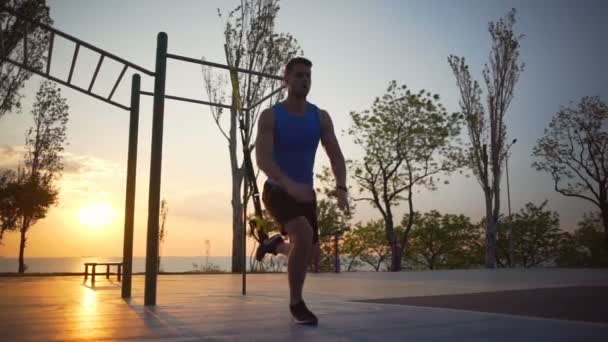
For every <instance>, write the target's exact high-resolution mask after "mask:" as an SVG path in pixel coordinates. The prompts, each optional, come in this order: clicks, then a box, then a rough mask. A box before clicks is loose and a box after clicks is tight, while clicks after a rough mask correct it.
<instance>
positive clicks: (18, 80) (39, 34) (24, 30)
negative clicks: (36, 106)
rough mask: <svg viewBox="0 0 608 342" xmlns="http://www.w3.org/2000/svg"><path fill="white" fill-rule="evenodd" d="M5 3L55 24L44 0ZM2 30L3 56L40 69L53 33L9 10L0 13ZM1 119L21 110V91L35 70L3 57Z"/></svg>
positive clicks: (1, 61)
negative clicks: (25, 57) (25, 38)
mask: <svg viewBox="0 0 608 342" xmlns="http://www.w3.org/2000/svg"><path fill="white" fill-rule="evenodd" d="M2 6H6V7H7V8H9V9H12V10H13V11H16V12H18V13H20V14H22V15H24V16H26V17H27V18H30V19H32V20H34V21H37V22H41V23H43V24H46V25H52V24H53V21H52V20H51V17H50V15H49V7H48V6H47V4H46V1H45V0H8V1H2ZM0 29H1V30H2V36H3V42H2V43H3V44H2V46H3V47H4V50H3V51H0V53H2V56H1V57H7V58H9V59H11V60H13V61H16V62H19V63H23V64H26V65H27V66H28V67H30V68H32V69H34V70H41V69H42V67H43V66H44V62H45V60H46V55H45V52H46V51H47V50H48V45H49V41H50V33H49V32H48V31H45V30H43V29H41V28H39V27H33V26H32V25H30V24H27V22H26V21H24V20H21V19H17V18H16V17H15V16H13V15H9V14H8V13H7V12H1V13H0ZM26 34H27V60H25V61H24V60H23V55H24V53H23V52H24V45H23V41H24V39H23V38H24V35H26ZM0 75H2V77H0V118H2V117H3V116H4V115H5V114H6V113H8V112H11V111H13V110H16V111H20V110H21V99H22V98H23V95H21V94H20V93H19V92H20V91H21V89H22V88H23V86H24V85H25V82H27V80H29V79H30V77H31V76H32V72H30V71H27V70H26V69H24V68H21V67H19V66H16V65H14V64H12V63H10V62H8V61H5V60H4V59H3V58H0Z"/></svg>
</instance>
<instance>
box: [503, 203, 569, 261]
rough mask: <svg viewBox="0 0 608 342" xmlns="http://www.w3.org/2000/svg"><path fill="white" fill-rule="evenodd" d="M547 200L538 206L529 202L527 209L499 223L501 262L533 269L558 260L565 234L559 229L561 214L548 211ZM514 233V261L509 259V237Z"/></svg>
mask: <svg viewBox="0 0 608 342" xmlns="http://www.w3.org/2000/svg"><path fill="white" fill-rule="evenodd" d="M546 206H547V201H546V200H545V201H544V202H543V203H541V204H540V205H539V206H536V205H534V204H533V203H527V204H526V207H525V208H523V209H521V211H520V212H519V213H517V214H515V215H513V216H512V217H510V218H506V219H505V220H503V221H502V222H501V223H500V224H499V226H498V227H499V235H498V236H499V238H498V253H497V258H498V263H499V265H500V266H503V265H512V266H521V267H534V266H538V265H541V264H543V263H550V262H553V261H554V260H555V258H556V257H557V254H558V250H559V246H560V243H561V241H562V239H563V232H562V231H561V230H560V228H559V215H558V214H557V213H556V212H552V211H549V210H547V209H546ZM507 232H511V233H512V234H513V240H514V246H515V248H514V251H513V256H514V259H515V260H510V259H509V258H510V257H509V236H508V233H507Z"/></svg>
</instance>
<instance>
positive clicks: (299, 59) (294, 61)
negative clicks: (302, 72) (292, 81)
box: [285, 57, 312, 74]
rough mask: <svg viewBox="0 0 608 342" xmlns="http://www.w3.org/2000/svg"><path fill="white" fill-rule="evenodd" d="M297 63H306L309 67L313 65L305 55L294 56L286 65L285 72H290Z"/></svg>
mask: <svg viewBox="0 0 608 342" xmlns="http://www.w3.org/2000/svg"><path fill="white" fill-rule="evenodd" d="M296 64H304V65H306V66H307V67H309V68H310V67H312V62H311V61H310V60H308V59H306V58H304V57H295V58H292V59H291V60H290V61H289V62H288V63H287V66H286V67H285V74H289V73H290V72H291V70H292V69H293V67H294V65H296Z"/></svg>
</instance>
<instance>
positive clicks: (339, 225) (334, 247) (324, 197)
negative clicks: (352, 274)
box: [316, 167, 355, 272]
mask: <svg viewBox="0 0 608 342" xmlns="http://www.w3.org/2000/svg"><path fill="white" fill-rule="evenodd" d="M317 179H318V180H319V182H320V186H319V187H318V188H317V189H316V192H317V198H319V197H320V199H319V200H318V203H317V206H318V210H317V211H318V213H317V220H318V225H319V243H320V247H321V262H320V264H321V265H320V268H321V270H323V271H329V270H332V269H333V270H334V271H335V272H340V252H339V251H340V245H341V243H340V240H341V238H342V237H343V235H344V233H346V232H347V231H348V230H349V224H348V221H350V220H351V219H352V215H353V214H354V211H355V206H354V205H352V206H350V210H349V213H344V212H343V211H341V210H339V209H338V203H337V201H336V197H334V196H332V191H333V190H334V189H335V187H334V186H333V184H334V183H335V182H334V176H333V174H332V173H331V170H330V169H329V168H328V167H324V168H323V169H322V171H321V173H320V174H317Z"/></svg>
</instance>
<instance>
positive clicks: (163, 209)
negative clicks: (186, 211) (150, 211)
mask: <svg viewBox="0 0 608 342" xmlns="http://www.w3.org/2000/svg"><path fill="white" fill-rule="evenodd" d="M168 213H169V207H168V206H167V200H166V199H164V198H163V200H162V201H160V215H159V216H160V232H159V234H158V241H159V244H158V272H160V271H161V267H160V249H161V246H162V243H163V241H165V236H166V235H167V229H166V226H165V225H166V223H167V214H168Z"/></svg>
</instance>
